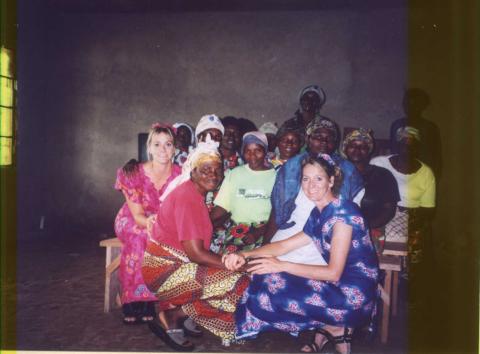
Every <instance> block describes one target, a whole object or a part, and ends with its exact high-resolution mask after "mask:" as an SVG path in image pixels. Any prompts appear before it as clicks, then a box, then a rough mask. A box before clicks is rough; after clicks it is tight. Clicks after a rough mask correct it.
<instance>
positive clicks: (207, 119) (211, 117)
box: [195, 114, 225, 140]
mask: <svg viewBox="0 0 480 354" xmlns="http://www.w3.org/2000/svg"><path fill="white" fill-rule="evenodd" d="M207 129H218V130H220V131H221V132H222V135H223V134H225V128H224V127H223V124H222V122H221V121H220V118H218V117H217V116H216V115H215V114H207V115H205V116H203V117H202V118H200V121H199V122H198V124H197V127H196V128H195V138H196V139H197V140H198V136H199V135H200V134H201V133H202V132H204V131H205V130H207Z"/></svg>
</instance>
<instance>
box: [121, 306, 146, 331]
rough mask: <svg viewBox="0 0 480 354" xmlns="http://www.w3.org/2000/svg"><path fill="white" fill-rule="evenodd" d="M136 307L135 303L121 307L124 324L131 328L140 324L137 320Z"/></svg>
mask: <svg viewBox="0 0 480 354" xmlns="http://www.w3.org/2000/svg"><path fill="white" fill-rule="evenodd" d="M136 305H137V303H136V302H129V303H126V304H123V305H122V312H123V323H124V324H126V325H129V326H131V325H137V324H141V323H142V322H141V321H140V320H139V318H138V311H137V306H136Z"/></svg>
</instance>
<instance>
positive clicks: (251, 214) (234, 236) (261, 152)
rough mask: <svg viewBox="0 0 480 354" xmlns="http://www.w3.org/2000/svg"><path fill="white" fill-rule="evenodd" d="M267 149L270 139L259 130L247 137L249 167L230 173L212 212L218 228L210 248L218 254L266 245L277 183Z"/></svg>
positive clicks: (244, 150)
mask: <svg viewBox="0 0 480 354" xmlns="http://www.w3.org/2000/svg"><path fill="white" fill-rule="evenodd" d="M267 146H268V142H267V137H266V136H265V134H263V133H260V132H258V131H257V132H250V133H246V134H245V135H244V137H243V144H242V149H241V151H242V154H243V159H244V160H245V162H246V165H242V166H239V167H236V168H234V169H233V170H230V171H228V172H227V173H226V175H225V179H224V181H223V183H222V185H221V187H220V190H219V192H218V194H217V196H216V198H215V201H214V204H215V207H214V208H213V210H212V212H211V213H210V218H211V220H212V223H213V225H214V227H215V234H214V236H213V239H212V245H211V248H210V249H211V250H212V251H214V252H215V253H219V254H223V253H225V252H229V253H230V252H235V251H237V250H243V249H252V248H255V247H258V246H260V245H261V244H262V242H263V232H264V231H265V230H266V223H267V222H268V220H269V217H270V212H271V209H272V207H271V203H270V195H271V193H272V188H273V184H274V182H275V170H274V169H273V168H272V166H271V164H269V163H268V162H267V160H266V154H267ZM228 219H231V222H230V223H228V224H227V226H225V223H226V222H227V221H228Z"/></svg>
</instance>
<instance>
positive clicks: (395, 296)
mask: <svg viewBox="0 0 480 354" xmlns="http://www.w3.org/2000/svg"><path fill="white" fill-rule="evenodd" d="M397 305H398V272H393V289H392V316H394V317H395V316H397Z"/></svg>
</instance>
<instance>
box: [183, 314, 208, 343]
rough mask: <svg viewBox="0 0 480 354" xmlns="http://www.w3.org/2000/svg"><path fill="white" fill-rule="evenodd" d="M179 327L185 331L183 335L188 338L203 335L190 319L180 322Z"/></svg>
mask: <svg viewBox="0 0 480 354" xmlns="http://www.w3.org/2000/svg"><path fill="white" fill-rule="evenodd" d="M180 323H181V327H182V328H183V330H184V331H185V334H186V335H187V336H190V337H197V338H198V337H201V336H202V335H203V332H202V330H201V329H200V328H199V327H198V326H197V324H196V323H195V321H194V320H192V319H191V318H190V317H187V318H185V319H182V320H180Z"/></svg>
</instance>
